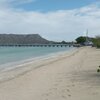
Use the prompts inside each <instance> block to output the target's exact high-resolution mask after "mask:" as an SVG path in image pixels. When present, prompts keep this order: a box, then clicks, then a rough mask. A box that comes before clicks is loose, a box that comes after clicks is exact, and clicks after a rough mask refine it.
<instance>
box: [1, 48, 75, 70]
mask: <svg viewBox="0 0 100 100" xmlns="http://www.w3.org/2000/svg"><path fill="white" fill-rule="evenodd" d="M72 49H74V48H73V47H0V69H3V68H6V67H9V66H13V65H14V64H19V63H21V62H23V61H27V60H29V59H33V58H34V59H35V58H37V57H42V56H46V55H51V54H56V53H59V52H62V51H70V50H72Z"/></svg>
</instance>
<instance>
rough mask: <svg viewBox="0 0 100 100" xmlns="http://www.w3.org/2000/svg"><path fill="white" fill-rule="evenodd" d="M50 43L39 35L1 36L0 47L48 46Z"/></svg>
mask: <svg viewBox="0 0 100 100" xmlns="http://www.w3.org/2000/svg"><path fill="white" fill-rule="evenodd" d="M49 42H50V41H48V40H46V39H44V38H43V37H41V36H40V35H39V34H0V45H10V44H11V45H14V44H36V43H37V44H46V43H49Z"/></svg>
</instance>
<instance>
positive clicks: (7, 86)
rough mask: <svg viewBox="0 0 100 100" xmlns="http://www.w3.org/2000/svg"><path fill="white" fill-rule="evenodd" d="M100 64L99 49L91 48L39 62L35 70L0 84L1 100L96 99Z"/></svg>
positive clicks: (99, 94)
mask: <svg viewBox="0 0 100 100" xmlns="http://www.w3.org/2000/svg"><path fill="white" fill-rule="evenodd" d="M38 64H40V63H38ZM34 65H35V64H30V65H26V68H29V67H31V68H33V67H32V66H34ZM99 65H100V49H96V48H91V47H82V48H79V49H77V50H76V51H74V52H70V53H67V54H61V55H59V56H58V57H56V58H54V59H47V60H45V61H44V63H43V62H42V61H41V64H40V66H38V68H36V69H35V70H34V68H33V69H30V70H29V71H28V72H25V73H23V74H22V75H20V76H18V77H15V78H13V79H11V80H8V81H5V82H2V83H0V100H89V99H90V100H99V99H100V85H99V84H100V73H97V68H98V66H99ZM20 70H21V69H20ZM16 71H17V69H16ZM14 73H15V72H14V71H13V73H11V74H14Z"/></svg>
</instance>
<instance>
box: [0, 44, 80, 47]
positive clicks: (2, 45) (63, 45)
mask: <svg viewBox="0 0 100 100" xmlns="http://www.w3.org/2000/svg"><path fill="white" fill-rule="evenodd" d="M0 47H79V45H78V44H5V45H4V44H0Z"/></svg>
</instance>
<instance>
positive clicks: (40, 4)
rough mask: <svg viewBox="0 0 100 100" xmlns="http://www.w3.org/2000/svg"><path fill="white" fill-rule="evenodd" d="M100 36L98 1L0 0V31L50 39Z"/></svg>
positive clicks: (70, 39)
mask: <svg viewBox="0 0 100 100" xmlns="http://www.w3.org/2000/svg"><path fill="white" fill-rule="evenodd" d="M87 29H88V32H89V33H88V35H89V36H91V37H95V36H97V35H100V0H0V34H2V33H7V34H40V35H41V36H42V37H44V38H46V39H48V40H53V41H63V40H65V41H74V40H75V39H76V38H77V37H78V36H85V35H86V30H87Z"/></svg>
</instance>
